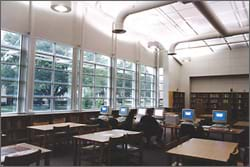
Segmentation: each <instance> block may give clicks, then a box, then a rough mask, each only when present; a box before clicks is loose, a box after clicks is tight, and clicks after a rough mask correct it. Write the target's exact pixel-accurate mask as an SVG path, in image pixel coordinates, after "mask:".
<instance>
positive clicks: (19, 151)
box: [1, 143, 51, 166]
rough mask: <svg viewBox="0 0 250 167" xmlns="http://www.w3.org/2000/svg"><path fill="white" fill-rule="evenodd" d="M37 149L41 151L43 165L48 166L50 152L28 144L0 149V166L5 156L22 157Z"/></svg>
mask: <svg viewBox="0 0 250 167" xmlns="http://www.w3.org/2000/svg"><path fill="white" fill-rule="evenodd" d="M38 149H40V150H41V153H42V157H43V159H44V165H45V166H47V165H49V164H50V152H51V150H48V149H45V148H42V147H38V146H34V145H31V144H28V143H19V144H13V145H8V146H4V147H1V164H2V163H3V162H4V159H5V157H6V156H15V155H16V156H17V155H24V154H28V153H31V152H33V151H36V150H38Z"/></svg>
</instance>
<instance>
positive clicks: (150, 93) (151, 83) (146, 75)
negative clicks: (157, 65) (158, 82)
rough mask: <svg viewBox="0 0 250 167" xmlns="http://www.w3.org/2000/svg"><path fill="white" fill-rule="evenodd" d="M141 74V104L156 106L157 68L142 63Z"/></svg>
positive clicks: (143, 105) (142, 105)
mask: <svg viewBox="0 0 250 167" xmlns="http://www.w3.org/2000/svg"><path fill="white" fill-rule="evenodd" d="M140 70H141V74H140V106H141V107H154V106H155V69H154V68H153V67H149V66H145V65H141V69H140Z"/></svg>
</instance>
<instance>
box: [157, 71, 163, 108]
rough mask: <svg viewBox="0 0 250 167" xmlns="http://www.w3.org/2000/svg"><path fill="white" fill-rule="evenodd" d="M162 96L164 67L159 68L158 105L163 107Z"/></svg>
mask: <svg viewBox="0 0 250 167" xmlns="http://www.w3.org/2000/svg"><path fill="white" fill-rule="evenodd" d="M163 97H164V69H163V68H159V102H158V104H159V107H163Z"/></svg>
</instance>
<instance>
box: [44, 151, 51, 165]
mask: <svg viewBox="0 0 250 167" xmlns="http://www.w3.org/2000/svg"><path fill="white" fill-rule="evenodd" d="M49 165H50V153H46V154H45V155H44V166H49Z"/></svg>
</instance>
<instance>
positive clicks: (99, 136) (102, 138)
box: [74, 129, 141, 143]
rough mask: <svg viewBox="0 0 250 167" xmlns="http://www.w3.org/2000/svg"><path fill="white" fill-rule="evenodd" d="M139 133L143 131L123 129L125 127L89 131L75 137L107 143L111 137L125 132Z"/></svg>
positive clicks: (119, 135)
mask: <svg viewBox="0 0 250 167" xmlns="http://www.w3.org/2000/svg"><path fill="white" fill-rule="evenodd" d="M138 133H141V132H136V131H128V130H123V129H112V130H106V131H101V132H95V133H89V134H84V135H77V136H74V138H77V139H82V140H86V141H93V142H98V143H107V142H108V141H109V138H110V137H113V138H114V137H121V136H123V135H125V134H138Z"/></svg>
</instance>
